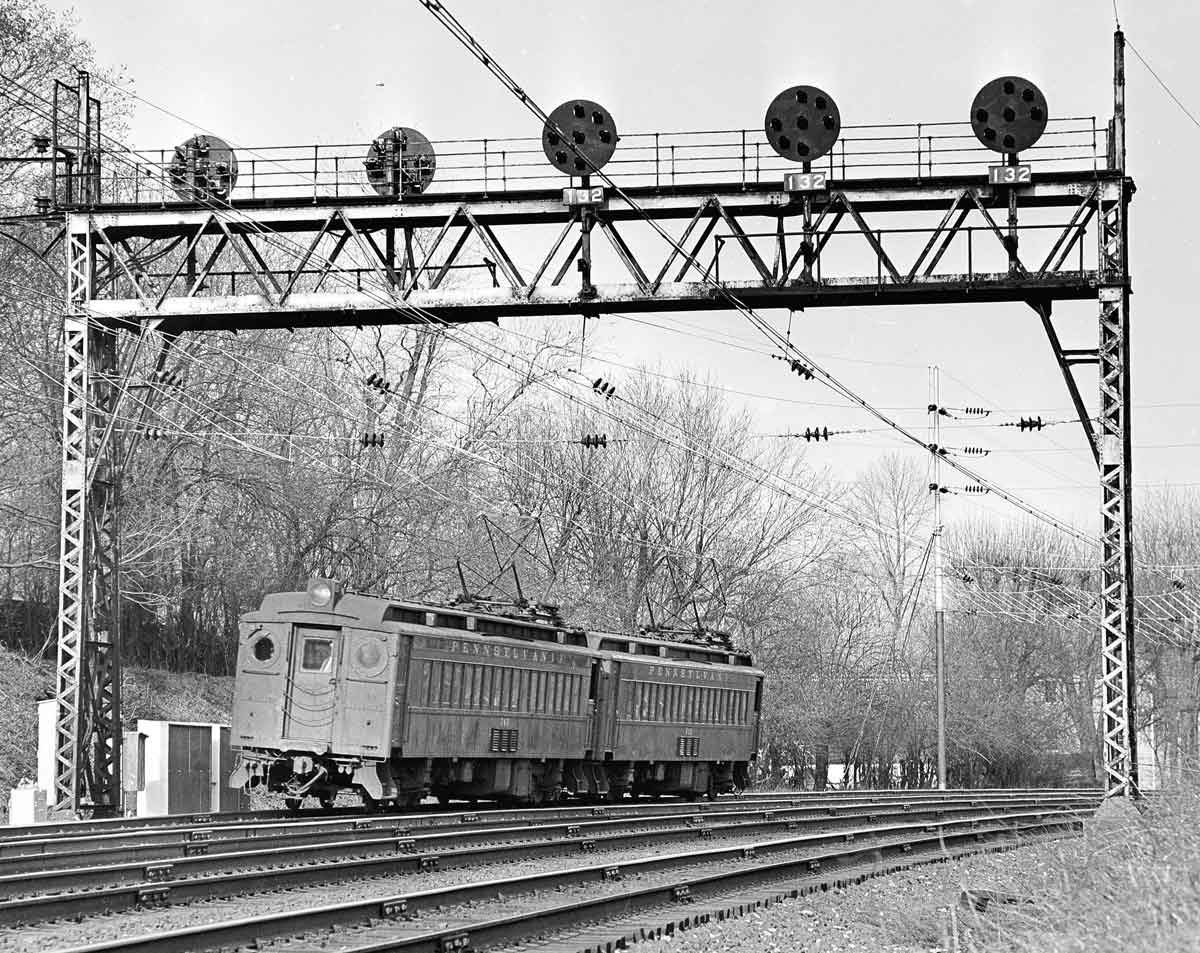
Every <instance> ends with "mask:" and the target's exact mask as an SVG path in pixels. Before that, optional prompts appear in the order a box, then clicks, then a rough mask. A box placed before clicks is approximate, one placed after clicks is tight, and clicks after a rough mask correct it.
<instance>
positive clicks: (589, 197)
mask: <svg viewBox="0 0 1200 953" xmlns="http://www.w3.org/2000/svg"><path fill="white" fill-rule="evenodd" d="M603 204H604V187H603V186H600V185H594V186H592V187H591V188H587V189H563V205H603Z"/></svg>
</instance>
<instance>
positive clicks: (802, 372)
mask: <svg viewBox="0 0 1200 953" xmlns="http://www.w3.org/2000/svg"><path fill="white" fill-rule="evenodd" d="M771 357H773V358H775V360H777V361H786V362H787V366H788V367H790V368H791V369H792V371H793V373H795V374H798V375H799V376H800V377H802V378H803V379H804V380H806V381H811V380H812V379H813V369H812V368H811V367H809V366H808V365H807V364H805V363H804V362H803V361H798V360H796V359H795V358H793V357H784V355H782V354H772V355H771Z"/></svg>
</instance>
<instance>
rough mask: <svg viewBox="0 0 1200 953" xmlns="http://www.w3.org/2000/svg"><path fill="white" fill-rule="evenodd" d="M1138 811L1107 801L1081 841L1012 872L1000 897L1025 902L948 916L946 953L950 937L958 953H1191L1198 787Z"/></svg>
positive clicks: (1197, 881) (1197, 880)
mask: <svg viewBox="0 0 1200 953" xmlns="http://www.w3.org/2000/svg"><path fill="white" fill-rule="evenodd" d="M1141 807H1142V810H1141V812H1140V813H1139V811H1138V810H1136V809H1135V808H1134V807H1133V806H1132V805H1129V804H1128V803H1126V802H1124V801H1113V802H1108V803H1106V804H1105V805H1103V806H1102V807H1101V809H1100V812H1099V813H1098V814H1097V816H1096V818H1095V819H1093V820H1092V821H1091V822H1090V823H1089V825H1088V827H1087V830H1086V831H1085V834H1084V836H1083V837H1081V838H1074V839H1071V840H1067V841H1062V842H1059V843H1058V844H1056V845H1055V846H1054V847H1053V849H1052V850H1050V851H1047V852H1046V853H1045V854H1044V855H1043V857H1044V860H1043V862H1042V863H1039V864H1037V865H1033V866H1021V867H1018V868H1017V869H1014V870H1013V871H1012V872H1011V877H1010V878H1006V879H1009V880H1010V883H1009V884H1008V888H1007V889H1010V890H1011V891H1012V892H1013V893H1016V894H1019V895H1021V896H1022V897H1024V898H1027V899H1028V900H1029V902H1028V903H1022V904H1012V905H1009V904H1003V905H999V906H994V907H991V908H989V909H988V910H987V911H986V912H985V913H983V914H974V913H965V914H962V915H959V916H957V918H956V919H957V927H958V929H957V931H951V936H950V937H949V939H950V941H951V944H950V945H951V948H952V949H953V947H954V945H955V939H956V937H955V936H954V933H955V932H957V934H958V935H957V946H958V948H959V950H961V951H962V953H968V951H970V953H974V951H979V953H1000V951H1005V953H1009V951H1012V953H1034V951H1036V953H1083V951H1088V953H1090V951H1093V950H1104V949H1110V950H1121V951H1122V953H1167V951H1172V953H1173V951H1185V950H1200V782H1198V783H1194V784H1192V785H1189V786H1186V787H1179V788H1175V789H1172V790H1169V791H1164V792H1161V793H1157V794H1154V795H1152V796H1151V797H1149V798H1147V799H1146V801H1144V802H1143V803H1142V805H1141ZM964 886H977V887H987V886H988V885H987V884H983V883H976V884H964ZM957 912H958V911H956V913H957Z"/></svg>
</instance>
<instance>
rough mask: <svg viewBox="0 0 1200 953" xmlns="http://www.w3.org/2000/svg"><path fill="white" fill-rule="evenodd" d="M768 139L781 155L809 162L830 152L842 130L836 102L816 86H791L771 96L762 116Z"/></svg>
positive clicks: (840, 116) (791, 159)
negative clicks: (772, 97)
mask: <svg viewBox="0 0 1200 953" xmlns="http://www.w3.org/2000/svg"><path fill="white" fill-rule="evenodd" d="M763 130H764V131H765V132H766V134H767V141H768V142H769V143H770V144H771V148H772V149H774V150H775V151H776V152H777V153H779V155H781V156H783V158H785V159H788V160H790V161H792V162H812V161H813V160H814V159H819V158H820V157H821V156H823V155H825V154H826V153H827V152H829V150H830V149H832V148H833V146H834V144H835V143H836V142H837V140H838V136H839V135H840V134H841V131H842V114H841V113H840V112H838V108H837V103H835V102H834V101H833V97H832V96H830V95H829V94H828V93H827V92H825V91H824V90H823V89H817V87H816V86H791V87H789V88H788V89H785V90H784V91H783V92H782V93H780V94H779V95H778V96H776V97H775V98H774V99H772V100H771V105H769V106H768V107H767V115H766V118H765V119H764V120H763Z"/></svg>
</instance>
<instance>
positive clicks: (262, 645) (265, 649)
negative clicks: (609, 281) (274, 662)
mask: <svg viewBox="0 0 1200 953" xmlns="http://www.w3.org/2000/svg"><path fill="white" fill-rule="evenodd" d="M274 656H275V643H274V642H272V641H271V639H270V638H269V637H268V636H265V635H264V636H263V637H262V638H261V639H259V640H258V641H257V642H255V643H254V657H255V658H256V659H258V660H259V661H260V662H269V661H271V659H272V658H273V657H274Z"/></svg>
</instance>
